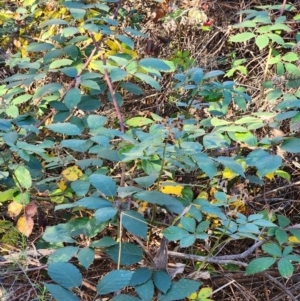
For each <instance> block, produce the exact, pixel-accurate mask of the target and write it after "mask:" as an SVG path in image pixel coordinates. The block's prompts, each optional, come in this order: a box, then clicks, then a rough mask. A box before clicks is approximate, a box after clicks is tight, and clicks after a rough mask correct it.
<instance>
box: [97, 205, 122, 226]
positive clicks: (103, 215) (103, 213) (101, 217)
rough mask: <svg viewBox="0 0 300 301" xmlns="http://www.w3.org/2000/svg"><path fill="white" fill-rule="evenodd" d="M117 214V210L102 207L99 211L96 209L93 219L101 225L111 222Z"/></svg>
mask: <svg viewBox="0 0 300 301" xmlns="http://www.w3.org/2000/svg"><path fill="white" fill-rule="evenodd" d="M117 212H118V209H116V208H112V207H104V208H101V209H98V210H97V211H96V212H95V214H94V217H95V219H96V220H97V222H98V223H103V222H106V221H109V220H111V219H112V218H113V217H114V216H115V215H116V214H117Z"/></svg>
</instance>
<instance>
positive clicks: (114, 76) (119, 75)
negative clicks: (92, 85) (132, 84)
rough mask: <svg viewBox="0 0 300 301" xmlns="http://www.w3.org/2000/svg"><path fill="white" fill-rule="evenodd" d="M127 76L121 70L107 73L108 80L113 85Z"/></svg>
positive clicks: (116, 69) (115, 69) (117, 69)
mask: <svg viewBox="0 0 300 301" xmlns="http://www.w3.org/2000/svg"><path fill="white" fill-rule="evenodd" d="M127 75H128V73H127V72H126V71H125V70H123V69H121V68H114V69H112V70H111V71H110V72H109V76H110V79H111V81H112V82H113V83H114V82H118V81H120V80H122V79H124V78H125V77H126V76H127Z"/></svg>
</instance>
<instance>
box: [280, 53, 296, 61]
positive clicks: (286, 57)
mask: <svg viewBox="0 0 300 301" xmlns="http://www.w3.org/2000/svg"><path fill="white" fill-rule="evenodd" d="M282 60H284V61H286V62H295V61H297V60H298V55H297V54H296V53H294V52H289V53H287V54H285V55H284V56H283V57H282Z"/></svg>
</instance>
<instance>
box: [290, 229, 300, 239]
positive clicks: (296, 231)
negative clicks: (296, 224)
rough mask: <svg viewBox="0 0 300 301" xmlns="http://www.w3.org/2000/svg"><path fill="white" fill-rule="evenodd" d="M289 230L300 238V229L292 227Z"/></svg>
mask: <svg viewBox="0 0 300 301" xmlns="http://www.w3.org/2000/svg"><path fill="white" fill-rule="evenodd" d="M289 231H290V232H291V233H292V234H293V235H294V236H296V237H297V239H298V240H300V229H290V230H289Z"/></svg>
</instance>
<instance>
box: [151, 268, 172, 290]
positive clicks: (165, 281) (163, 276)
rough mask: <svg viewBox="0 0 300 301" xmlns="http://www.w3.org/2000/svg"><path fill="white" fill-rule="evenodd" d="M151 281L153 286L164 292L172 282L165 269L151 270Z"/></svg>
mask: <svg viewBox="0 0 300 301" xmlns="http://www.w3.org/2000/svg"><path fill="white" fill-rule="evenodd" d="M153 281H154V284H155V286H156V287H157V288H158V289H159V290H160V291H161V292H163V293H164V294H166V293H167V291H168V290H169V288H170V286H171V283H172V281H171V277H170V275H169V274H168V273H166V272H165V271H155V272H153Z"/></svg>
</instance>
